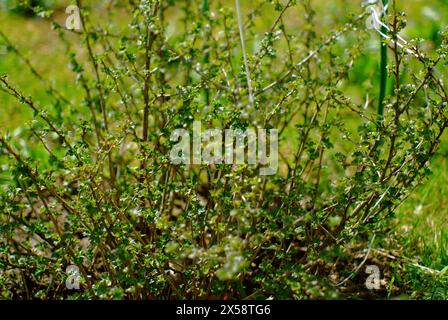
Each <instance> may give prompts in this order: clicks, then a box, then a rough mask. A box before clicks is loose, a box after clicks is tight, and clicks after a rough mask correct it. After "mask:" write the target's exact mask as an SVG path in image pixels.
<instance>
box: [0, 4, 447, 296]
mask: <svg viewBox="0 0 448 320" xmlns="http://www.w3.org/2000/svg"><path fill="white" fill-rule="evenodd" d="M359 2H360V1H359ZM359 2H358V1H338V2H337V1H335V2H334V3H338V5H334V4H333V2H331V3H332V4H331V5H328V1H327V0H314V1H313V3H314V4H315V9H316V12H317V17H316V20H319V21H322V29H325V26H328V25H330V23H329V21H331V19H333V18H334V16H337V14H344V12H348V9H353V10H355V9H356V8H355V7H356V6H358V7H359V5H360V4H359ZM398 3H399V6H400V10H403V11H405V12H406V13H407V17H408V26H407V28H406V29H405V32H404V34H403V35H404V36H406V37H407V38H423V39H424V40H425V46H427V48H428V49H431V48H434V47H437V46H438V44H439V41H440V39H439V36H438V32H439V31H440V30H441V29H442V28H443V27H444V26H445V25H446V22H447V21H448V0H429V1H428V0H407V1H398ZM67 4H68V3H67ZM245 6H246V8H245V10H247V9H248V8H247V6H248V3H245ZM57 8H59V9H58V10H57V13H56V20H58V21H59V23H61V24H63V21H64V20H63V19H64V12H63V9H64V4H63V1H59V2H58V6H57ZM266 19H267V20H266V23H261V24H260V26H259V28H260V30H263V29H266V27H268V26H270V25H271V23H270V20H269V19H270V17H269V14H266ZM289 19H297V17H294V16H290V17H289ZM301 26H302V25H301V23H300V22H298V23H297V27H301ZM0 30H1V31H3V32H4V33H5V34H6V35H8V37H9V38H10V40H11V41H12V42H13V43H14V44H15V45H16V47H17V48H19V49H20V51H21V52H22V53H23V54H24V55H25V56H26V57H27V58H29V59H30V61H31V62H32V63H33V65H34V67H35V68H36V70H37V71H38V72H39V73H40V74H41V75H42V76H43V78H44V79H47V80H49V81H50V82H52V83H53V85H54V86H55V87H58V88H59V89H60V91H61V92H62V93H63V94H64V95H65V96H67V97H70V99H72V100H76V99H77V98H78V97H76V94H73V93H74V92H76V90H75V89H76V88H74V87H73V86H75V81H74V80H75V79H74V77H75V76H74V75H73V74H72V73H71V72H70V71H69V68H68V65H67V59H66V55H65V46H64V44H63V43H62V42H61V41H59V39H58V36H57V34H56V33H55V32H54V31H52V30H51V23H50V21H48V20H44V19H40V18H26V17H23V16H20V15H14V14H8V13H6V12H0ZM324 31H325V30H323V32H324ZM1 44H2V43H1V42H0V45H1ZM366 46H368V47H369V48H371V52H372V54H371V55H365V56H364V57H363V58H362V60H361V61H360V63H358V64H357V65H355V67H354V69H353V71H352V74H351V79H349V80H350V81H349V84H350V85H349V87H348V88H347V90H348V92H350V93H351V95H352V96H353V97H354V98H355V99H364V98H365V97H364V92H365V89H366V87H369V86H373V87H375V86H377V85H378V84H377V83H376V81H377V80H376V79H378V74H379V59H378V58H379V52H378V38H377V37H376V35H375V34H373V33H372V38H371V39H370V41H369V42H368V43H366ZM0 73H1V74H3V73H7V74H8V75H9V77H10V79H11V80H12V82H13V83H15V84H16V85H17V87H19V88H21V89H22V91H23V92H24V93H26V94H27V95H32V96H33V97H34V98H35V100H36V101H38V102H39V103H40V104H41V105H43V106H47V107H48V108H49V109H51V108H52V107H51V106H52V101H51V100H50V99H49V98H48V96H47V94H46V92H45V86H44V85H43V83H42V82H41V81H39V80H36V79H35V78H34V77H33V76H32V74H31V73H30V72H29V71H28V68H26V66H25V65H24V63H23V61H21V60H20V59H19V58H18V57H16V56H15V55H14V54H12V53H7V54H6V55H0ZM0 114H1V116H0V128H1V131H2V132H9V133H13V134H14V135H20V131H21V130H22V129H21V128H26V122H27V121H30V120H31V119H32V114H30V112H29V111H28V109H26V108H25V107H24V106H21V105H19V104H17V103H16V102H15V101H14V100H13V99H12V98H10V97H8V96H7V95H5V94H4V93H2V92H0ZM444 141H445V142H444V143H443V144H442V145H441V148H440V150H439V152H438V154H437V156H436V157H435V158H434V159H433V160H432V162H431V168H432V170H433V174H432V175H431V176H430V177H429V178H428V179H427V180H426V181H425V183H424V184H423V185H422V186H420V187H419V188H417V189H416V190H415V191H414V192H413V194H412V196H411V197H410V198H409V199H408V200H407V201H405V202H404V203H403V204H402V205H401V206H400V208H399V209H398V211H397V212H396V218H395V220H394V224H393V225H392V229H393V232H392V235H393V236H392V237H390V239H383V240H382V241H381V242H378V243H377V244H376V245H375V247H376V248H377V250H376V251H374V252H373V253H372V254H374V255H378V256H381V257H383V260H382V261H384V262H383V263H387V264H388V265H389V266H391V269H390V271H389V272H388V274H387V285H388V288H389V290H388V293H387V297H388V298H400V297H408V298H438V299H447V298H448V224H447V222H448V214H447V213H448V209H447V208H448V161H447V156H448V139H446V137H445V139H444ZM23 143H24V144H25V141H24V142H23ZM0 165H1V164H0ZM2 170H4V169H2V168H1V167H0V177H1V171H2ZM380 269H381V266H380ZM397 288H400V289H397Z"/></svg>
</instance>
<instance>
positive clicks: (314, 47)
mask: <svg viewBox="0 0 448 320" xmlns="http://www.w3.org/2000/svg"><path fill="white" fill-rule="evenodd" d="M333 2H334V4H332V5H329V6H330V7H331V8H329V9H330V10H335V9H334V8H339V10H340V14H333V15H331V16H330V18H327V19H321V16H322V13H321V12H320V11H319V10H325V9H324V8H319V9H318V8H315V7H314V4H313V1H312V0H300V1H299V0H297V1H296V0H289V1H278V0H269V1H250V4H249V2H244V3H243V2H242V3H241V5H242V6H241V8H240V7H239V4H238V1H237V2H236V3H237V6H235V3H233V2H228V1H207V0H203V1H191V0H185V1H173V0H168V1H161V0H129V1H118V0H111V1H108V2H107V5H105V4H104V5H101V4H98V3H95V2H87V1H81V0H77V1H75V2H74V3H72V4H73V5H76V6H77V7H78V8H79V9H80V16H79V18H80V19H81V21H80V22H81V25H82V28H81V29H80V30H69V29H67V28H66V26H65V23H58V22H53V24H52V26H53V32H54V34H55V35H58V36H59V37H60V39H61V42H62V43H63V44H64V45H65V48H66V51H65V53H64V52H59V51H58V52H54V53H53V54H55V55H56V54H57V55H59V54H65V55H66V61H67V65H69V68H70V71H71V72H72V74H73V77H72V79H73V85H72V86H71V88H72V89H71V90H72V91H71V92H70V94H67V93H66V92H64V90H63V88H59V87H58V86H57V85H55V83H54V82H51V81H47V80H46V79H45V78H44V77H43V76H41V75H40V74H39V73H38V71H36V69H35V68H34V66H33V61H32V59H28V58H26V55H25V54H23V53H22V52H21V49H20V48H18V47H16V46H15V45H14V39H10V38H9V37H8V35H7V34H4V33H3V32H2V33H0V36H1V37H2V39H3V41H5V42H6V43H7V47H8V52H9V53H8V54H16V55H17V56H18V57H19V58H20V59H22V63H23V65H24V66H26V68H27V69H28V70H30V71H31V73H30V81H35V82H37V83H39V86H40V87H41V90H42V91H45V92H46V94H47V96H48V100H46V101H45V102H43V103H42V102H40V101H38V100H37V99H35V98H33V97H32V96H30V95H29V93H27V92H23V91H22V90H21V89H20V88H18V86H16V85H15V83H14V79H13V78H12V77H9V76H8V75H7V74H1V77H0V85H1V86H0V90H1V95H2V96H5V95H10V96H13V97H15V98H16V101H17V107H20V108H27V109H30V110H31V111H32V112H33V120H32V121H30V122H29V123H28V124H27V126H26V129H24V130H22V132H21V133H20V134H12V133H10V132H6V130H3V132H2V133H1V135H0V157H1V160H0V161H1V163H0V164H1V168H2V169H1V170H2V171H1V176H2V180H1V181H2V182H1V188H0V283H1V285H0V287H1V288H2V289H1V292H2V295H3V297H6V298H26V299H31V298H42V299H44V298H45V299H62V298H72V299H267V298H274V299H303V298H319V297H320V298H328V297H333V298H334V297H337V296H338V295H339V294H340V291H341V290H342V289H343V286H337V285H336V284H337V283H338V282H339V281H341V280H343V278H344V276H346V275H347V274H348V273H347V272H346V271H345V272H341V274H339V275H338V277H337V278H336V279H332V278H330V277H329V275H330V274H333V273H334V272H336V271H337V270H334V269H335V266H336V264H335V263H336V261H337V260H340V259H341V255H344V254H345V253H344V248H347V246H349V245H353V244H356V243H366V242H367V243H368V242H369V241H370V240H371V239H372V238H373V237H374V236H375V235H377V236H381V235H386V234H387V231H388V222H390V218H391V217H393V215H394V211H395V209H396V208H397V206H398V205H399V204H400V203H401V202H402V201H404V200H405V198H406V196H407V195H408V194H409V192H410V191H411V190H412V189H413V188H414V187H415V186H416V185H417V184H418V183H419V182H420V181H421V180H422V178H423V177H424V176H425V175H426V174H427V173H428V172H429V169H428V161H429V160H430V158H431V157H432V156H433V155H434V153H435V152H436V150H437V146H438V144H439V141H440V138H441V136H442V134H443V132H444V130H445V128H446V127H447V125H448V117H447V116H448V113H447V107H446V106H447V102H448V93H447V87H446V84H445V80H444V74H446V62H447V52H448V50H447V49H448V41H447V39H448V38H447V34H446V33H442V34H441V39H442V40H441V43H440V45H439V46H438V47H437V48H428V47H425V46H423V45H422V40H419V39H416V40H412V39H406V40H405V39H403V38H402V36H400V35H402V34H403V30H404V29H405V28H406V16H405V13H402V12H400V11H399V9H398V8H397V6H398V4H396V2H398V1H391V3H390V5H389V9H388V12H387V13H385V14H384V16H383V17H382V18H380V19H382V21H383V22H384V26H382V28H383V29H386V30H388V32H387V33H384V32H383V33H382V35H380V34H379V32H378V31H381V30H379V28H377V27H378V25H376V26H375V23H374V24H373V25H369V24H366V21H367V20H368V19H369V18H371V14H372V13H371V11H369V10H368V9H369V8H365V7H361V6H360V5H357V6H355V7H353V12H351V13H350V12H348V11H346V9H347V8H346V7H345V6H344V3H346V2H345V1H333ZM333 2H332V3H333ZM371 8H373V10H377V7H371ZM34 9H35V10H34V11H35V12H37V13H38V12H42V10H45V12H44V13H45V14H41V16H44V17H45V19H52V16H53V15H52V13H51V12H49V10H48V9H49V8H42V7H39V8H34ZM50 9H51V8H50ZM329 9H328V8H327V10H329ZM341 10H342V11H341ZM238 11H240V19H238ZM266 21H268V23H266ZM372 26H373V27H372ZM386 27H387V28H386ZM377 29H378V30H377ZM383 31H384V30H383ZM403 37H404V36H403ZM372 43H373V45H374V49H372V45H371V44H372ZM382 46H383V48H385V49H387V51H386V52H387V55H386V57H388V58H389V59H388V61H387V64H386V69H383V70H382V71H383V72H385V73H386V78H387V80H388V83H389V89H388V90H387V92H386V93H385V96H384V97H383V98H381V99H377V98H376V97H377V96H378V92H379V86H380V81H379V80H377V79H376V78H372V77H368V75H369V74H377V73H369V70H363V64H364V63H365V61H366V57H370V58H371V59H377V57H379V56H380V50H381V47H382ZM50 58H51V57H50ZM383 58H384V57H383ZM375 61H377V60H375ZM67 72H68V71H67ZM32 77H33V78H32ZM362 77H365V78H362ZM352 82H360V83H363V85H362V86H359V87H358V90H357V92H356V93H354V92H353V90H349V89H350V88H351V87H350V84H351V83H352ZM0 97H1V96H0ZM0 99H1V98H0ZM379 100H380V101H379ZM378 103H379V104H380V105H381V107H382V108H383V110H384V112H381V113H379V112H378ZM194 121H201V123H202V126H203V127H206V128H220V129H229V128H231V129H242V130H244V129H247V128H253V127H257V128H266V129H277V130H278V132H279V142H278V144H279V147H278V154H279V157H278V159H279V168H278V170H277V172H276V173H275V174H273V175H260V173H259V168H258V167H257V165H250V164H247V165H246V164H239V165H228V164H215V165H214V164H201V165H183V164H173V163H172V161H171V160H170V156H169V155H170V150H171V149H172V147H173V144H174V143H175V141H172V139H170V136H171V133H172V132H173V131H174V130H176V129H179V128H183V129H186V130H190V131H191V130H192V125H193V122H194ZM68 266H77V267H78V268H79V273H80V289H79V290H68V289H67V287H66V280H67V277H68V274H67V273H66V268H67V267H68Z"/></svg>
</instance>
